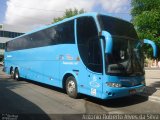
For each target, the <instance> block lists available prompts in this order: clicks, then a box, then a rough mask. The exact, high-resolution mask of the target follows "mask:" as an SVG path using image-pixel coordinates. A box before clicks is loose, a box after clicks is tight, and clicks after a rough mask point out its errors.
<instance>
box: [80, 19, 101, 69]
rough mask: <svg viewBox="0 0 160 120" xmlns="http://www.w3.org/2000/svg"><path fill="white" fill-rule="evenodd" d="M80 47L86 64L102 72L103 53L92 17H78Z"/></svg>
mask: <svg viewBox="0 0 160 120" xmlns="http://www.w3.org/2000/svg"><path fill="white" fill-rule="evenodd" d="M77 42H78V49H79V53H80V56H81V58H82V61H83V62H84V64H85V65H86V66H87V67H88V68H89V69H90V70H92V71H94V72H102V56H101V55H102V54H101V47H100V41H99V39H98V31H97V27H96V24H95V21H94V19H93V18H92V17H83V18H78V19H77Z"/></svg>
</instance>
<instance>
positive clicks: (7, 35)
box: [0, 24, 31, 59]
mask: <svg viewBox="0 0 160 120" xmlns="http://www.w3.org/2000/svg"><path fill="white" fill-rule="evenodd" d="M30 30H31V28H28V27H24V26H14V25H8V24H0V59H2V58H3V54H4V49H5V43H6V42H7V41H9V40H11V39H12V38H14V37H17V36H19V35H22V34H24V33H26V32H28V31H30Z"/></svg>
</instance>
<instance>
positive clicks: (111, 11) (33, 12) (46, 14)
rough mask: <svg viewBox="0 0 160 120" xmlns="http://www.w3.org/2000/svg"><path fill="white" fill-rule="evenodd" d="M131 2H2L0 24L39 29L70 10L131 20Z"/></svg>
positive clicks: (12, 0)
mask: <svg viewBox="0 0 160 120" xmlns="http://www.w3.org/2000/svg"><path fill="white" fill-rule="evenodd" d="M130 2H131V0H0V23H6V24H11V25H23V26H28V27H38V26H43V25H47V24H50V23H51V22H52V20H53V18H55V17H60V16H62V15H63V14H64V11H65V10H66V9H69V8H73V9H74V8H77V9H84V10H85V11H87V12H100V13H106V14H108V15H111V16H114V17H119V18H122V19H125V20H127V21H130V20H131V15H130V9H131V6H130Z"/></svg>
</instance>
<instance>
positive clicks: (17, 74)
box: [14, 68, 20, 81]
mask: <svg viewBox="0 0 160 120" xmlns="http://www.w3.org/2000/svg"><path fill="white" fill-rule="evenodd" d="M14 79H15V80H18V81H19V80H20V76H19V71H18V68H16V69H15V71H14Z"/></svg>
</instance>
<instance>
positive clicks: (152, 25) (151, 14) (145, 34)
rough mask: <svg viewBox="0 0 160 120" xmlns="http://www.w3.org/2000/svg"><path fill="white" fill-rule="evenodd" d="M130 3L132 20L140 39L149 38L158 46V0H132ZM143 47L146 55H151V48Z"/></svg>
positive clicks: (159, 30)
mask: <svg viewBox="0 0 160 120" xmlns="http://www.w3.org/2000/svg"><path fill="white" fill-rule="evenodd" d="M131 5H132V10H131V14H132V16H133V19H132V22H133V24H134V25H135V27H136V30H137V33H138V35H139V37H140V39H145V38H147V39H151V40H153V41H154V42H155V43H156V45H157V46H158V47H159V48H160V0H132V1H131ZM144 49H145V52H146V54H147V57H151V56H152V48H151V47H150V46H145V47H144ZM158 57H159V58H160V55H159V56H158Z"/></svg>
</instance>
